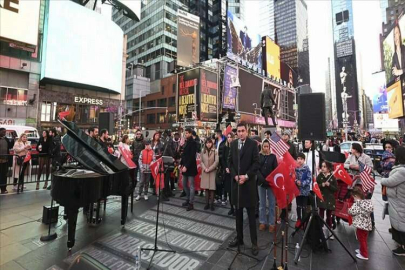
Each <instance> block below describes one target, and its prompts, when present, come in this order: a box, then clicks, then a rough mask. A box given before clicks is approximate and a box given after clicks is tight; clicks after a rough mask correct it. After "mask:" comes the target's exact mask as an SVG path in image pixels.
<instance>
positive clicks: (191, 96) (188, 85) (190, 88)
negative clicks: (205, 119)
mask: <svg viewBox="0 0 405 270" xmlns="http://www.w3.org/2000/svg"><path fill="white" fill-rule="evenodd" d="M178 76H179V77H178V81H179V83H178V91H177V92H178V94H177V98H178V100H177V106H178V108H177V113H178V115H177V119H178V121H179V122H186V120H187V119H194V120H196V119H198V118H199V115H198V110H197V109H198V108H197V109H196V104H198V101H199V100H198V99H199V98H198V93H199V87H200V84H199V82H198V81H199V77H200V70H199V69H198V68H196V69H192V70H189V71H186V72H183V73H179V75H178Z"/></svg>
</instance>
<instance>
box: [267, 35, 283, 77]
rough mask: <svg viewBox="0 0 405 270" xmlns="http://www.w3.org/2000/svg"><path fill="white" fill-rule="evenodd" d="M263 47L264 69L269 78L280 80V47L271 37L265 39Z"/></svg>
mask: <svg viewBox="0 0 405 270" xmlns="http://www.w3.org/2000/svg"><path fill="white" fill-rule="evenodd" d="M262 45H263V46H262V52H263V69H264V70H265V71H266V72H267V75H268V76H273V77H275V78H277V79H280V78H281V74H280V73H281V72H280V46H278V45H277V44H276V43H274V41H273V40H271V38H269V37H263V39H262Z"/></svg>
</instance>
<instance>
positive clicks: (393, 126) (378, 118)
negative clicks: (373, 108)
mask: <svg viewBox="0 0 405 270" xmlns="http://www.w3.org/2000/svg"><path fill="white" fill-rule="evenodd" d="M374 128H379V129H382V131H398V119H390V118H389V116H388V114H387V113H375V114H374Z"/></svg>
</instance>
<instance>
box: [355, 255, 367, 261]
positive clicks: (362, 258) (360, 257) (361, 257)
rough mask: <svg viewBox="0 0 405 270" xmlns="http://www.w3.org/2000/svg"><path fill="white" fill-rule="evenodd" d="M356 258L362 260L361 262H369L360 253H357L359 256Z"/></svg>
mask: <svg viewBox="0 0 405 270" xmlns="http://www.w3.org/2000/svg"><path fill="white" fill-rule="evenodd" d="M356 257H357V258H359V259H361V260H365V261H368V258H366V257H364V256H363V255H361V254H360V253H357V254H356Z"/></svg>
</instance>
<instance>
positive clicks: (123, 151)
mask: <svg viewBox="0 0 405 270" xmlns="http://www.w3.org/2000/svg"><path fill="white" fill-rule="evenodd" d="M118 149H119V150H120V152H121V155H122V157H123V158H124V160H125V162H126V163H127V164H128V167H129V168H131V169H133V168H136V164H135V162H133V161H132V153H131V151H130V150H128V149H125V148H124V147H122V146H118Z"/></svg>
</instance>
